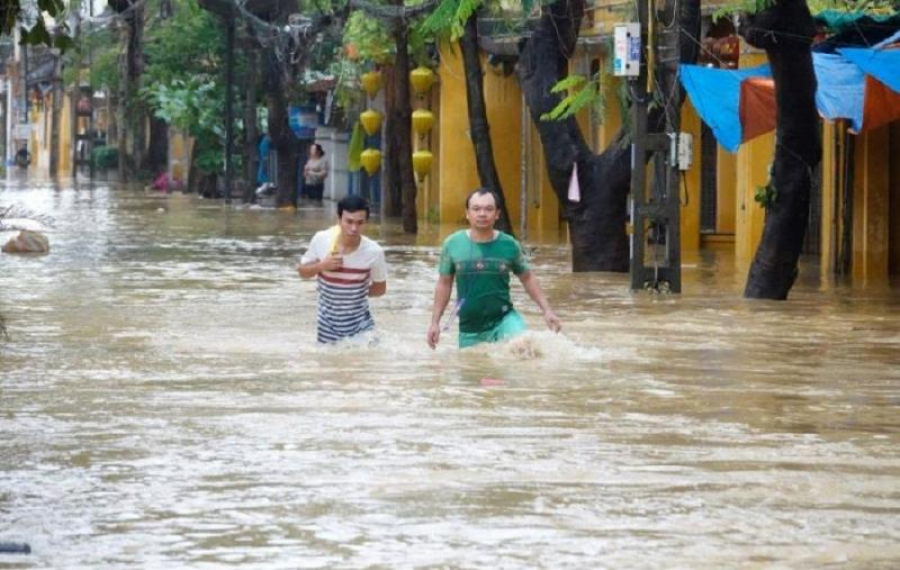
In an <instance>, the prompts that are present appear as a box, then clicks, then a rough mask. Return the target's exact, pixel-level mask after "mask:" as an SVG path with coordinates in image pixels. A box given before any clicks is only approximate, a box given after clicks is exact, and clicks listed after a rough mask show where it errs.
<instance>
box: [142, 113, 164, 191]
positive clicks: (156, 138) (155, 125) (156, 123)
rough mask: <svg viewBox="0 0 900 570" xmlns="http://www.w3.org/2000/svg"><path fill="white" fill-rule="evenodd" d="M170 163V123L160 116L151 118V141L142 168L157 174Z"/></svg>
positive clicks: (154, 174) (153, 174)
mask: <svg viewBox="0 0 900 570" xmlns="http://www.w3.org/2000/svg"><path fill="white" fill-rule="evenodd" d="M168 163H169V125H168V124H167V123H166V122H165V121H164V120H162V119H160V118H159V117H156V116H153V117H151V118H150V143H149V145H148V146H147V154H146V155H145V156H144V162H143V164H141V170H145V171H147V172H149V173H151V175H152V176H156V175H157V174H159V173H160V172H162V171H163V170H166V168H167V167H168Z"/></svg>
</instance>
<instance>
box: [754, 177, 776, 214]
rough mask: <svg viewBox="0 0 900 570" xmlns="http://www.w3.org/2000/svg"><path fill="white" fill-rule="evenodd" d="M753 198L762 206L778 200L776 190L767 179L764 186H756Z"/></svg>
mask: <svg viewBox="0 0 900 570" xmlns="http://www.w3.org/2000/svg"><path fill="white" fill-rule="evenodd" d="M753 200H754V201H755V202H757V203H758V204H759V205H760V206H762V207H763V208H768V207H769V206H771V205H772V204H774V203H775V201H776V200H778V190H776V189H775V186H773V185H772V182H771V181H769V182H768V183H767V184H766V185H765V186H757V187H756V191H755V192H754V193H753Z"/></svg>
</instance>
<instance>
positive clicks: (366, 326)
mask: <svg viewBox="0 0 900 570" xmlns="http://www.w3.org/2000/svg"><path fill="white" fill-rule="evenodd" d="M337 216H338V224H337V225H336V226H333V227H331V228H329V229H327V230H323V231H320V232H317V233H316V235H314V236H313V238H312V241H311V242H310V244H309V249H307V250H306V253H305V254H303V257H302V258H301V259H300V265H299V266H298V267H297V270H298V272H299V273H300V277H301V278H303V279H312V278H314V277H315V278H317V279H318V285H317V288H316V289H317V291H318V296H319V299H318V311H317V317H318V318H317V321H318V327H317V328H318V331H317V338H318V341H319V342H322V343H332V342H336V341H338V340H341V339H342V338H347V337H352V336H355V335H357V334H359V333H362V332H366V331H369V330H372V329H373V328H374V327H375V321H374V320H373V319H372V315H371V313H370V312H369V297H380V296H382V295H384V293H385V291H386V290H387V264H386V263H385V261H384V251H383V250H382V249H381V246H379V245H378V244H377V243H375V242H374V241H373V240H371V239H369V238H367V237H365V236H364V235H363V229H364V228H365V226H366V222H367V221H368V220H369V203H368V202H367V201H366V200H365V198H362V197H361V196H347V197H346V198H343V199H342V200H341V201H340V202H338V204H337Z"/></svg>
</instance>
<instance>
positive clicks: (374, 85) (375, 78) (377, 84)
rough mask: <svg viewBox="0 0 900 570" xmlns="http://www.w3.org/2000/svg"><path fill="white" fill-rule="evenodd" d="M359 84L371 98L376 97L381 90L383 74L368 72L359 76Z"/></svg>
mask: <svg viewBox="0 0 900 570" xmlns="http://www.w3.org/2000/svg"><path fill="white" fill-rule="evenodd" d="M359 82H360V84H361V85H362V88H363V89H365V90H366V93H368V94H369V97H374V96H375V95H377V94H378V90H379V89H381V73H380V72H378V71H368V72H366V73H363V74H362V75H360V76H359Z"/></svg>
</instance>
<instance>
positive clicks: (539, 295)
mask: <svg viewBox="0 0 900 570" xmlns="http://www.w3.org/2000/svg"><path fill="white" fill-rule="evenodd" d="M519 281H521V282H522V286H523V287H525V292H526V293H528V296H529V297H531V299H532V300H533V301H534V302H535V303H537V306H538V307H540V309H541V312H542V313H544V321H545V322H546V323H547V328H548V329H550V330H552V331H553V332H559V329H560V328H562V323H560V321H559V317H557V316H556V313H554V312H553V309H551V308H550V303H549V302H548V301H547V297H546V296H545V295H544V292H543V291H542V290H541V286H540V285H539V284H538V281H537V277H535V276H534V272H532V271H526V272H525V273H522V274H521V275H519Z"/></svg>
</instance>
